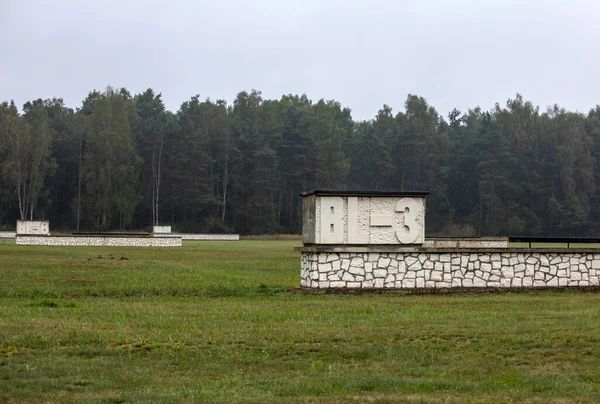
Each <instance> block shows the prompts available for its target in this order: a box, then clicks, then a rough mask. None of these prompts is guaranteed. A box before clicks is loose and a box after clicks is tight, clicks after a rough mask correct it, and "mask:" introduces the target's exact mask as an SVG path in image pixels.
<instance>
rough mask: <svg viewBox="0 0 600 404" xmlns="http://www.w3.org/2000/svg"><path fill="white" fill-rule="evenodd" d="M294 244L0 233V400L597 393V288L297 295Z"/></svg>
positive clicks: (518, 397) (580, 396) (548, 398)
mask: <svg viewBox="0 0 600 404" xmlns="http://www.w3.org/2000/svg"><path fill="white" fill-rule="evenodd" d="M296 245H299V242H298V241H254V240H252V241H240V242H202V243H185V244H184V247H183V248H172V249H168V248H167V249H146V248H100V247H95V248H82V247H73V248H64V247H63V248H59V247H24V246H16V245H14V242H10V241H2V240H0V402H86V403H87V402H156V403H159V402H160V403H163V402H261V403H262V402H279V403H288V402H324V403H333V402H348V401H354V402H381V403H385V402H440V403H447V402H456V403H459V402H493V403H496V402H535V403H547V402H556V403H566V402H589V403H594V402H600V332H599V331H600V294H596V293H579V292H563V293H558V292H527V293H510V294H480V295H467V294H454V295H444V296H442V295H439V296H402V295H397V294H396V295H394V294H372V295H302V294H297V293H290V292H289V290H290V289H292V288H295V287H297V286H298V284H299V256H298V254H299V253H297V252H294V251H293V247H294V246H296Z"/></svg>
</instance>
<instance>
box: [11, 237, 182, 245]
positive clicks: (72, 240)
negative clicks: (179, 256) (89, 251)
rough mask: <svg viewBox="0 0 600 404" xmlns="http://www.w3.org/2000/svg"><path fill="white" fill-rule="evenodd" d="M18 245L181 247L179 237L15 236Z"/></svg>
mask: <svg viewBox="0 0 600 404" xmlns="http://www.w3.org/2000/svg"><path fill="white" fill-rule="evenodd" d="M17 244H18V245H37V246H81V247H181V237H173V236H166V237H160V236H154V237H135V236H121V237H119V236H21V235H19V236H17Z"/></svg>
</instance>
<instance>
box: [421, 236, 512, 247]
mask: <svg viewBox="0 0 600 404" xmlns="http://www.w3.org/2000/svg"><path fill="white" fill-rule="evenodd" d="M423 247H424V248H508V239H506V238H498V239H493V238H474V237H473V238H469V237H465V238H435V237H433V238H426V239H425V241H424V242H423Z"/></svg>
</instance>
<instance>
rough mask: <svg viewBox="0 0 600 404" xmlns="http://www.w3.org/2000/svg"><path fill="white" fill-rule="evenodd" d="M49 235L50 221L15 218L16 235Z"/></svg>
mask: <svg viewBox="0 0 600 404" xmlns="http://www.w3.org/2000/svg"><path fill="white" fill-rule="evenodd" d="M21 234H22V235H29V236H49V235H50V222H48V221H47V220H45V221H35V220H17V235H21Z"/></svg>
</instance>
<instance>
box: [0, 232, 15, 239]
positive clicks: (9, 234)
mask: <svg viewBox="0 0 600 404" xmlns="http://www.w3.org/2000/svg"><path fill="white" fill-rule="evenodd" d="M15 237H17V233H15V232H14V231H0V238H15Z"/></svg>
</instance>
